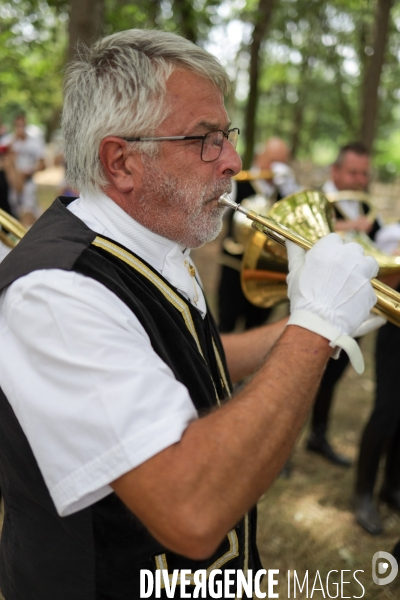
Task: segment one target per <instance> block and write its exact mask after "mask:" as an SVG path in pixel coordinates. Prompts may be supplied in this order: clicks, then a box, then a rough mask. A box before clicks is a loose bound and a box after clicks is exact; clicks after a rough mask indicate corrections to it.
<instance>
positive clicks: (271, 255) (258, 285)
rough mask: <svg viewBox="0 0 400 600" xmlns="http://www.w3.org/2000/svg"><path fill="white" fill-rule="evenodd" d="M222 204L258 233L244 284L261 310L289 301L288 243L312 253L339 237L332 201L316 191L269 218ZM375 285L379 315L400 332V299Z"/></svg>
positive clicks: (225, 200) (276, 208) (292, 199)
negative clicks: (319, 244)
mask: <svg viewBox="0 0 400 600" xmlns="http://www.w3.org/2000/svg"><path fill="white" fill-rule="evenodd" d="M219 204H220V206H227V207H229V208H233V209H234V210H238V211H240V212H242V213H243V214H245V215H246V216H247V217H248V218H249V219H250V220H252V221H253V227H254V228H255V229H256V231H255V233H254V235H253V237H252V239H251V240H250V242H249V243H248V245H247V248H246V251H245V255H244V257H243V262H242V271H241V281H242V288H243V292H244V294H245V296H246V297H247V299H248V300H249V301H250V302H252V303H253V304H255V305H256V306H260V307H270V306H273V305H274V304H276V303H277V302H280V301H282V300H285V299H286V298H287V286H286V276H287V272H288V266H287V254H286V249H285V248H284V246H285V242H286V240H290V241H292V242H294V243H296V244H298V245H299V246H300V247H301V248H304V249H305V250H309V249H310V248H312V246H313V245H314V243H316V242H317V241H318V240H319V239H320V238H321V237H323V236H325V235H327V234H328V233H331V232H332V231H333V226H332V214H331V209H330V208H329V204H328V201H327V198H326V197H325V196H324V194H322V193H321V192H318V191H316V190H304V191H302V192H298V193H296V194H293V195H292V196H288V197H287V198H284V199H283V200H280V201H279V202H276V203H275V204H274V205H273V207H272V208H271V210H270V211H269V212H268V216H266V217H263V216H261V215H258V214H257V213H255V212H253V211H251V210H247V209H246V208H243V207H241V206H240V205H239V204H236V203H235V202H232V201H231V200H230V199H229V197H228V196H227V195H224V196H222V197H221V198H220V200H219ZM371 283H372V286H373V288H374V290H375V293H376V295H377V298H378V300H377V304H376V305H375V307H374V312H376V313H377V314H379V315H381V316H383V317H384V318H385V319H387V320H388V321H391V322H392V323H394V324H395V325H397V326H400V294H399V293H397V292H396V291H395V290H393V289H392V288H390V287H389V286H387V285H385V284H384V283H382V282H380V281H378V280H377V279H372V281H371Z"/></svg>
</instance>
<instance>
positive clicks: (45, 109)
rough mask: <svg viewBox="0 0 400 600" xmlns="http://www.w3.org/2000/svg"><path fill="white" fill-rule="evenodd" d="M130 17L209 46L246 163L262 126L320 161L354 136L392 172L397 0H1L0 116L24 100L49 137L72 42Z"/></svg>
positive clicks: (127, 24)
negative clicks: (227, 87) (222, 71)
mask: <svg viewBox="0 0 400 600" xmlns="http://www.w3.org/2000/svg"><path fill="white" fill-rule="evenodd" d="M131 27H151V28H154V27H156V28H161V29H165V30H169V31H173V32H177V33H179V34H181V35H183V36H185V37H187V38H188V39H190V40H192V41H194V42H195V43H197V44H199V45H201V46H203V47H205V48H207V49H208V50H210V51H211V52H213V53H214V54H216V55H217V56H218V57H219V59H220V60H221V62H222V63H223V64H224V66H226V68H227V69H228V72H229V73H230V76H231V78H232V81H233V82H234V94H233V95H232V96H231V97H230V98H229V99H228V100H227V103H228V107H229V112H230V115H231V119H232V122H233V123H234V124H235V125H237V126H239V127H240V129H241V132H242V136H241V145H240V148H239V151H240V152H241V154H242V157H243V161H244V167H245V168H248V167H249V166H250V165H251V161H252V156H253V153H254V150H255V149H256V148H257V144H259V143H260V142H262V141H263V140H265V139H266V138H267V137H268V136H270V135H280V136H282V137H283V138H285V139H286V141H287V142H288V143H289V145H290V147H291V149H292V155H293V157H294V158H296V159H303V158H307V159H310V160H311V161H313V163H315V164H320V165H321V164H322V165H323V164H328V163H329V162H330V161H332V160H333V158H334V156H335V151H336V149H337V146H338V145H340V144H342V143H346V142H347V141H349V140H356V139H360V140H362V141H364V142H365V143H366V145H367V146H368V147H369V148H370V149H371V150H372V151H373V157H374V166H375V169H376V174H377V176H378V178H379V179H380V180H381V181H390V180H393V178H395V177H396V174H397V172H398V171H399V169H400V153H399V152H398V150H397V148H398V145H399V144H400V128H399V124H400V107H399V100H400V77H399V76H400V65H399V63H400V61H399V59H400V1H399V0H332V1H327V0H224V1H222V2H221V1H219V0H8V1H7V0H0V64H1V69H0V119H1V120H2V122H3V124H5V125H6V126H8V128H10V127H11V125H12V120H13V117H14V116H15V114H17V113H18V112H20V111H21V109H22V110H24V111H25V112H26V113H27V115H28V120H29V121H30V122H31V123H36V124H38V125H40V126H41V127H42V129H43V132H44V134H45V137H46V139H47V141H50V140H52V139H53V138H54V136H55V135H56V133H57V132H58V129H59V122H60V111H61V105H62V78H63V70H64V66H65V63H66V61H67V60H68V59H69V58H71V57H72V56H73V55H74V53H75V52H76V45H77V42H78V41H82V42H84V43H90V42H91V41H92V40H94V39H95V38H96V37H98V36H100V35H104V34H110V33H113V32H115V31H119V30H122V29H128V28H131Z"/></svg>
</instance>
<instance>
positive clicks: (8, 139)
mask: <svg viewBox="0 0 400 600" xmlns="http://www.w3.org/2000/svg"><path fill="white" fill-rule="evenodd" d="M1 143H2V145H3V146H10V147H11V149H12V151H13V152H14V153H15V166H16V168H17V169H18V171H21V173H29V174H30V173H32V172H33V171H35V169H36V166H37V163H38V162H39V160H41V159H42V158H44V153H45V146H44V143H43V141H42V140H41V139H40V138H37V137H33V136H32V135H30V134H29V133H27V134H26V138H25V139H24V140H23V139H21V138H16V137H15V136H14V135H13V134H9V135H5V136H4V137H3V138H2V139H1Z"/></svg>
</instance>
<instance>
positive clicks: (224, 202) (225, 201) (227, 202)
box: [218, 194, 239, 210]
mask: <svg viewBox="0 0 400 600" xmlns="http://www.w3.org/2000/svg"><path fill="white" fill-rule="evenodd" d="M218 205H219V206H226V207H227V208H233V210H237V209H238V207H239V205H238V204H236V202H233V200H231V199H230V198H229V196H228V194H223V195H222V196H221V197H220V199H219V200H218Z"/></svg>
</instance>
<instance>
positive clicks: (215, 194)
mask: <svg viewBox="0 0 400 600" xmlns="http://www.w3.org/2000/svg"><path fill="white" fill-rule="evenodd" d="M231 191H232V180H231V179H227V180H226V181H219V182H216V183H215V184H214V186H213V188H212V189H211V190H210V192H209V193H208V194H207V196H208V199H207V200H206V202H205V204H209V203H210V202H213V201H214V200H215V199H216V198H219V197H220V196H222V195H223V194H230V193H231Z"/></svg>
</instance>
